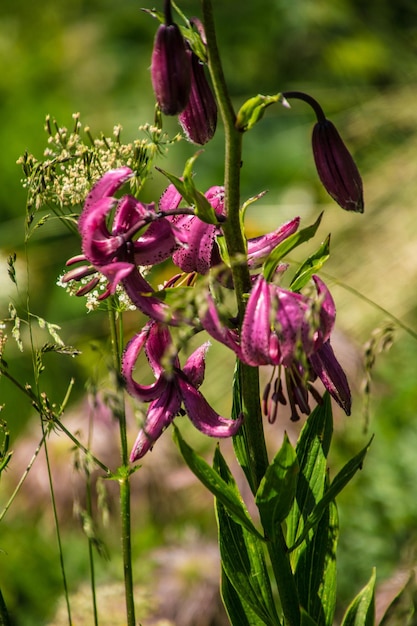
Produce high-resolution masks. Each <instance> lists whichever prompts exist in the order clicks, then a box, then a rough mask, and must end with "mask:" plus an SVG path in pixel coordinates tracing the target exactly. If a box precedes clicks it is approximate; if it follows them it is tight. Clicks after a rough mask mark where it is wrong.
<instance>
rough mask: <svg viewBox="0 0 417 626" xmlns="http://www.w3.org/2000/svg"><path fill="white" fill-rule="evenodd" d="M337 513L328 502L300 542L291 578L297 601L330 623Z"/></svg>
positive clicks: (324, 624)
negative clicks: (314, 524) (302, 547)
mask: <svg viewBox="0 0 417 626" xmlns="http://www.w3.org/2000/svg"><path fill="white" fill-rule="evenodd" d="M337 539H338V515H337V508H336V504H335V503H334V502H331V503H330V505H329V506H328V507H327V509H326V511H325V512H324V514H323V515H322V517H321V519H320V522H319V524H318V525H317V527H316V529H315V531H314V533H312V534H311V537H309V540H308V541H307V543H306V544H305V545H304V549H303V550H302V551H301V554H300V557H299V559H298V562H297V569H296V571H295V580H296V586H297V590H298V595H299V599H300V604H301V605H302V606H303V607H304V608H305V609H306V610H307V611H308V614H309V615H310V616H311V617H312V618H314V620H315V621H316V622H317V623H318V624H320V625H321V626H332V624H333V617H334V611H335V606H336V573H337V572H336V547H337Z"/></svg>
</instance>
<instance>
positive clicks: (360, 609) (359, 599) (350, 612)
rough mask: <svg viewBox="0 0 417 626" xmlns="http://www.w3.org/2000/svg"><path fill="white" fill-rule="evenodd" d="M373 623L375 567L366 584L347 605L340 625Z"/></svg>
mask: <svg viewBox="0 0 417 626" xmlns="http://www.w3.org/2000/svg"><path fill="white" fill-rule="evenodd" d="M374 624H375V569H374V570H373V572H372V576H371V578H370V580H369V582H368V584H367V585H366V586H365V587H364V588H363V589H362V590H361V591H360V592H359V593H358V595H357V596H356V598H355V599H354V600H353V601H352V602H351V604H350V605H349V607H348V609H347V611H346V613H345V615H344V617H343V621H342V623H341V626H374Z"/></svg>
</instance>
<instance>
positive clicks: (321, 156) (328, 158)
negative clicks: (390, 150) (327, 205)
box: [312, 119, 364, 213]
mask: <svg viewBox="0 0 417 626" xmlns="http://www.w3.org/2000/svg"><path fill="white" fill-rule="evenodd" d="M312 143H313V154H314V160H315V163H316V167H317V172H318V175H319V177H320V180H321V182H322V183H323V186H324V188H325V189H326V191H327V192H328V193H329V194H330V195H331V196H332V198H333V199H334V200H336V202H337V203H338V204H339V205H340V206H341V207H342V209H346V211H355V212H356V213H363V209H364V203H363V186H362V178H361V175H360V174H359V171H358V168H357V167H356V164H355V161H354V160H353V158H352V155H351V154H350V152H349V150H348V149H347V148H346V146H345V144H344V143H343V140H342V138H341V136H340V135H339V133H338V131H337V129H336V127H335V125H334V124H333V123H332V122H330V121H329V120H328V119H323V120H319V121H318V122H317V123H316V125H315V126H314V129H313V137H312Z"/></svg>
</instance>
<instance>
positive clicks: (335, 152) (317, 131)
mask: <svg viewBox="0 0 417 626" xmlns="http://www.w3.org/2000/svg"><path fill="white" fill-rule="evenodd" d="M282 97H283V102H284V103H285V102H287V100H288V99H290V98H297V99H298V100H303V101H304V102H307V104H309V105H310V106H311V107H312V109H313V110H314V112H315V114H316V117H317V122H316V125H315V126H314V129H313V137H312V144H313V154H314V161H315V163H316V168H317V173H318V175H319V177H320V180H321V182H322V183H323V186H324V188H325V189H326V191H327V193H328V194H329V195H331V197H332V198H333V199H334V200H336V202H337V203H338V204H339V205H340V206H341V207H342V209H346V211H355V212H356V213H363V210H364V202H363V185H362V178H361V175H360V174H359V170H358V168H357V167H356V164H355V161H354V160H353V158H352V155H351V154H350V152H349V150H348V149H347V148H346V146H345V144H344V143H343V140H342V138H341V136H340V135H339V133H338V131H337V129H336V127H335V125H334V124H333V123H332V122H330V120H328V119H327V118H326V116H325V115H324V113H323V109H322V108H321V106H320V104H319V103H318V102H317V100H315V99H314V98H312V97H311V96H310V95H308V94H306V93H303V92H301V91H287V92H284V93H283V94H282Z"/></svg>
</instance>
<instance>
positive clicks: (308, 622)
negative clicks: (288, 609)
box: [301, 609, 319, 626]
mask: <svg viewBox="0 0 417 626" xmlns="http://www.w3.org/2000/svg"><path fill="white" fill-rule="evenodd" d="M301 626H319V624H318V623H317V622H316V621H315V620H314V619H313V618H312V617H311V615H309V614H308V613H307V611H305V610H304V609H301Z"/></svg>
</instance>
